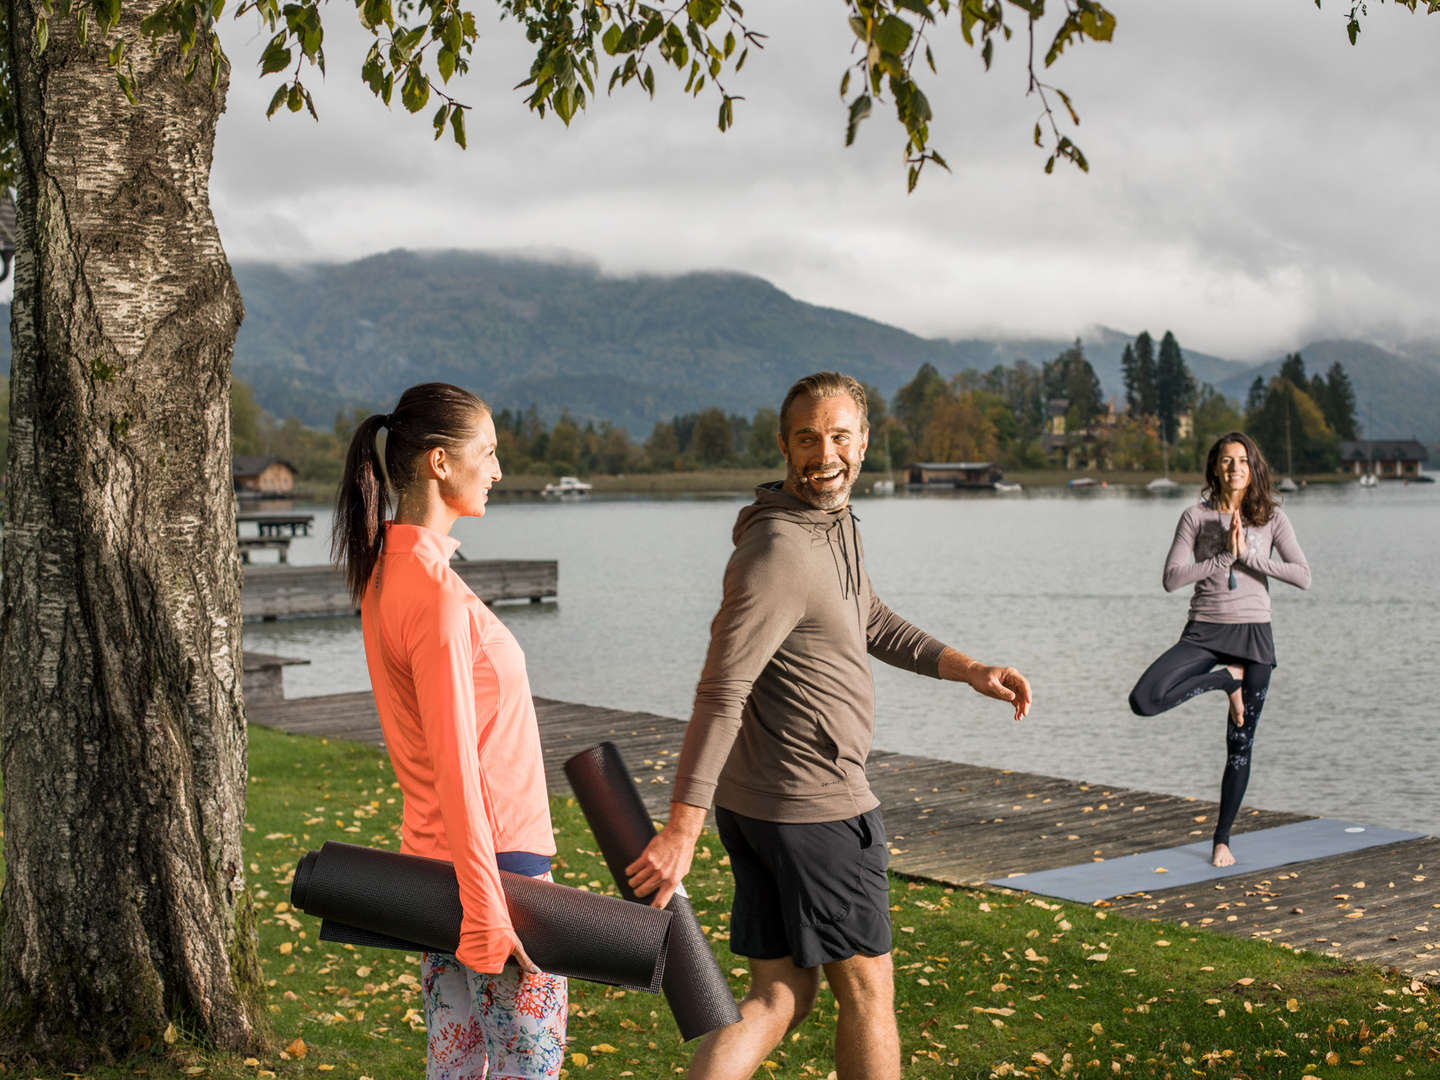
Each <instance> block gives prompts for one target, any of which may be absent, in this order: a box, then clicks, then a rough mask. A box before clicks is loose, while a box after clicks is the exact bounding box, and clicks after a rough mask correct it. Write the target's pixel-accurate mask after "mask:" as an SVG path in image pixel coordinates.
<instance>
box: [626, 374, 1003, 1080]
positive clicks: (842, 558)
mask: <svg viewBox="0 0 1440 1080" xmlns="http://www.w3.org/2000/svg"><path fill="white" fill-rule="evenodd" d="M868 444H869V424H868V422H867V419H866V403H865V390H864V387H862V386H861V385H860V383H858V382H856V381H855V380H854V379H852V378H849V377H848V376H845V375H841V374H838V373H836V372H820V373H818V374H815V375H810V376H807V377H806V378H804V379H801V380H800V381H799V382H797V383H796V384H795V385H794V386H793V387H791V389H790V392H789V393H788V394H787V395H786V397H785V401H784V404H783V405H782V406H781V409H780V449H781V451H782V452H783V453H784V455H785V462H786V473H785V481H784V483H783V484H779V483H772V484H762V485H761V486H760V487H759V488H757V489H756V500H755V502H754V503H753V504H751V505H750V506H747V507H745V509H743V510H742V511H741V512H740V517H739V519H738V520H737V521H736V523H735V532H734V540H735V552H734V554H733V555H732V556H731V557H730V563H729V565H728V566H727V568H726V570H725V589H724V598H723V600H722V601H721V604H720V611H719V613H718V614H717V615H716V616H715V620H714V622H713V623H711V626H710V649H709V652H708V654H707V656H706V659H705V668H704V670H703V671H702V672H701V675H700V683H699V686H698V687H697V688H696V692H695V707H694V711H693V713H692V715H691V719H690V725H689V727H688V729H687V730H686V734H685V744H684V747H683V749H682V750H681V753H680V760H679V762H678V764H677V766H676V774H675V783H674V788H673V791H672V795H671V804H670V821H669V823H668V824H667V825H666V826H665V828H664V829H662V830H661V831H660V833H659V834H658V835H657V836H656V837H655V839H654V840H652V841H651V843H650V845H649V846H648V847H647V848H646V849H645V851H644V852H643V853H642V854H641V856H640V858H639V859H637V860H636V861H635V862H634V863H633V864H632V865H631V866H630V867H629V868H628V869H627V872H628V874H629V875H630V878H629V880H630V885H631V886H632V887H633V888H634V889H635V891H636V892H637V893H638V894H639V895H641V896H648V895H650V894H651V893H652V892H653V893H654V896H653V899H652V901H651V902H652V903H653V904H655V905H656V906H659V907H663V906H664V905H665V904H666V903H668V902H669V900H670V897H671V895H673V893H674V892H675V890H676V889H677V888H679V887H680V882H681V879H682V878H683V877H684V876H685V873H686V872H687V871H688V870H689V868H690V861H691V857H692V855H693V853H694V847H695V840H696V838H697V837H698V836H699V834H700V830H701V827H702V826H703V824H704V821H705V813H706V810H707V809H708V808H709V806H710V805H711V804H712V803H713V804H714V806H715V820H716V826H717V828H718V829H719V831H720V838H721V841H722V842H723V843H724V845H725V848H726V850H727V851H728V852H729V854H730V862H731V869H732V872H733V873H734V875H735V904H734V908H733V911H732V915H731V935H730V947H731V950H732V951H733V952H735V953H736V954H737V955H741V956H746V957H748V958H749V960H750V990H749V993H748V994H747V995H746V997H745V1000H744V1001H743V1002H742V1003H741V1006H740V1014H741V1021H740V1023H738V1024H734V1025H731V1026H730V1027H727V1028H721V1029H720V1030H718V1031H715V1032H712V1033H711V1034H710V1035H708V1036H707V1037H706V1038H705V1040H704V1041H703V1042H702V1043H701V1044H700V1047H699V1049H698V1050H697V1051H696V1054H695V1058H694V1060H693V1061H692V1063H691V1066H690V1073H689V1075H690V1077H691V1078H692V1080H697V1078H698V1080H732V1078H733V1080H741V1078H743V1077H748V1076H750V1075H751V1074H752V1073H753V1072H754V1071H755V1069H756V1068H758V1067H759V1065H760V1063H761V1062H762V1061H764V1060H765V1057H766V1055H768V1054H769V1053H770V1051H771V1050H773V1049H774V1048H775V1047H776V1046H777V1045H778V1044H779V1042H780V1040H781V1039H783V1038H784V1037H785V1035H786V1034H787V1033H788V1032H789V1031H791V1030H793V1029H794V1028H795V1027H796V1025H798V1024H799V1023H800V1022H801V1021H802V1020H803V1019H804V1018H805V1016H806V1015H807V1014H808V1013H809V1011H810V1009H811V1007H812V1005H813V1004H814V1001H815V994H816V992H817V991H818V989H819V986H820V972H821V970H822V969H823V970H824V973H825V978H826V981H827V982H829V984H830V989H831V991H832V992H833V993H834V995H835V1000H836V1004H837V1007H838V1013H839V1015H838V1019H837V1022H836V1033H835V1067H836V1072H837V1074H838V1076H839V1078H840V1080H860V1078H862V1077H863V1078H865V1080H898V1077H899V1076H900V1042H899V1035H898V1032H897V1030H896V1026H895V1012H894V980H893V973H892V969H891V962H890V904H889V882H888V878H887V876H886V867H887V866H888V864H889V851H888V849H887V847H886V844H885V830H884V824H883V822H882V821H881V818H880V811H879V805H880V801H879V800H878V799H877V798H876V797H875V795H874V794H873V793H872V792H871V790H870V786H869V783H868V781H867V780H866V777H865V760H866V758H867V757H868V756H869V753H870V739H871V735H872V732H873V729H874V721H875V692H874V685H873V682H872V680H871V676H870V666H869V661H868V657H869V656H875V657H877V658H878V659H880V660H883V661H885V662H886V663H888V664H892V665H894V666H896V667H902V668H905V669H907V670H909V671H914V672H917V673H919V674H922V675H929V676H931V677H933V678H940V679H949V680H953V681H957V682H967V683H969V684H970V685H971V686H973V687H974V688H975V689H976V690H977V691H979V692H980V693H982V694H985V695H988V696H989V697H994V698H999V699H1001V700H1004V701H1008V702H1011V703H1012V704H1013V706H1014V709H1015V719H1017V720H1019V719H1020V718H1022V717H1023V716H1024V715H1025V714H1026V713H1027V712H1028V711H1029V708H1030V686H1029V684H1028V683H1027V682H1026V681H1025V678H1024V677H1023V676H1022V675H1021V674H1020V673H1019V672H1018V671H1016V670H1015V669H1014V668H1008V667H987V666H986V665H984V664H981V663H979V662H977V661H974V660H971V659H970V658H969V657H967V656H965V655H964V654H963V653H960V652H958V651H956V650H955V649H951V648H949V647H947V646H946V645H944V644H943V643H942V642H940V641H938V640H936V639H935V638H933V637H931V636H930V635H929V634H927V633H925V632H924V631H923V630H920V629H919V628H918V627H915V626H912V625H911V624H910V623H908V622H906V621H905V620H904V619H902V618H901V617H900V616H899V615H897V614H895V613H894V612H893V611H891V610H890V609H889V608H888V607H886V606H885V604H884V603H883V602H882V601H881V600H880V598H879V597H877V596H876V595H875V593H874V590H873V589H872V588H871V586H870V578H869V576H868V575H867V574H866V573H865V566H864V559H863V555H862V552H861V547H860V534H859V533H858V531H857V530H856V527H855V519H854V517H853V515H852V514H851V513H850V505H849V502H850V489H851V488H852V487H853V486H854V483H855V480H856V478H857V477H858V475H859V473H860V463H861V461H862V460H863V459H864V457H865V449H866V447H867V445H868Z"/></svg>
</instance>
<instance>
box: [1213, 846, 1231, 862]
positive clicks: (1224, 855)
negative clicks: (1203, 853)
mask: <svg viewBox="0 0 1440 1080" xmlns="http://www.w3.org/2000/svg"><path fill="white" fill-rule="evenodd" d="M1210 865H1211V866H1234V865H1235V856H1234V855H1233V854H1231V852H1230V845H1229V844H1216V845H1215V848H1214V850H1213V851H1211V852H1210Z"/></svg>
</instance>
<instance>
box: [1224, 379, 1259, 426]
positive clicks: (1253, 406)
mask: <svg viewBox="0 0 1440 1080" xmlns="http://www.w3.org/2000/svg"><path fill="white" fill-rule="evenodd" d="M1263 404H1265V380H1264V378H1263V377H1261V376H1259V375H1256V376H1255V381H1254V382H1252V383H1251V384H1250V393H1249V394H1247V395H1246V397H1245V412H1246V414H1247V415H1248V414H1250V413H1254V412H1258V411H1259V410H1260V406H1261V405H1263ZM1220 434H1222V435H1223V434H1225V433H1224V432H1223V431H1222V432H1221V433H1220Z"/></svg>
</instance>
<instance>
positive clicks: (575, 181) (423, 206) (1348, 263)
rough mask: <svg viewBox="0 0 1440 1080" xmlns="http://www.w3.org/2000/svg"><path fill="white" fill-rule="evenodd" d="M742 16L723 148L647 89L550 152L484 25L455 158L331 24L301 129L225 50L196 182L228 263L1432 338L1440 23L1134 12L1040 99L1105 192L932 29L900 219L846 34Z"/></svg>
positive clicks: (1217, 2) (687, 103)
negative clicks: (1047, 162) (749, 33)
mask: <svg viewBox="0 0 1440 1080" xmlns="http://www.w3.org/2000/svg"><path fill="white" fill-rule="evenodd" d="M482 10H483V9H482ZM749 11H750V13H751V16H752V19H753V20H754V25H755V27H756V28H757V29H762V30H764V31H766V32H767V33H769V34H770V35H771V41H770V45H769V47H768V48H767V49H765V50H764V51H763V52H761V53H756V54H753V55H752V57H751V59H750V61H749V62H748V63H747V65H746V68H745V71H744V72H743V73H742V75H741V77H740V78H739V79H736V80H733V85H732V86H731V89H732V90H733V91H736V92H740V93H743V94H744V95H745V97H746V99H747V100H746V101H745V102H743V103H741V104H740V105H739V106H738V107H737V119H738V126H737V127H736V128H735V129H734V130H732V131H731V132H730V133H728V134H726V135H723V136H722V135H720V134H719V133H718V132H717V131H716V130H715V123H714V114H715V108H716V104H717V102H716V99H715V98H714V97H713V96H711V95H709V94H706V95H703V96H702V98H701V99H700V100H699V101H692V100H689V99H686V98H682V97H681V96H680V95H679V94H677V93H669V94H667V93H664V90H665V89H666V88H665V87H663V86H662V88H661V90H662V92H661V94H660V95H658V96H657V100H655V101H654V102H650V101H648V100H646V99H645V98H644V96H643V95H640V94H636V93H633V92H619V91H617V93H616V94H615V95H614V96H613V97H609V98H606V97H603V96H602V99H601V100H600V101H598V102H596V103H594V104H593V105H592V107H591V109H590V110H589V113H588V115H585V116H582V117H581V118H579V119H577V120H576V122H575V123H574V124H573V125H572V127H571V128H570V129H569V130H566V129H563V128H562V127H561V126H560V125H559V123H558V122H557V121H555V120H554V119H553V118H547V119H546V120H544V121H541V120H539V119H537V118H536V117H534V116H533V115H531V114H529V113H528V112H527V111H526V110H525V108H524V105H523V102H522V100H521V97H520V95H519V94H518V93H517V92H515V91H514V90H513V89H512V88H513V86H514V84H515V83H516V82H518V81H520V79H521V78H523V77H524V74H525V72H526V70H527V68H528V64H529V58H530V57H529V46H528V45H526V43H525V42H523V40H521V39H520V37H519V35H518V33H517V31H516V27H515V26H514V24H513V23H504V24H495V25H492V26H488V27H485V28H484V29H483V38H482V41H481V43H480V46H479V48H478V49H477V54H476V59H475V63H474V67H473V69H472V72H471V73H470V75H468V76H467V77H466V78H465V79H464V80H463V81H462V82H461V84H460V86H459V88H458V90H456V91H455V92H456V93H457V94H458V96H460V97H461V98H462V99H463V100H466V101H467V102H468V103H470V104H472V105H473V106H474V111H473V114H472V115H471V116H470V118H469V124H468V127H469V132H470V139H471V149H470V151H469V152H468V153H461V152H460V151H458V150H457V149H456V148H454V147H453V146H452V145H450V144H449V142H448V141H443V142H440V143H436V142H433V141H432V140H431V138H430V130H429V127H428V124H427V123H426V122H425V119H424V118H423V117H412V116H409V115H407V114H405V113H404V112H403V110H400V109H399V108H398V106H397V108H396V110H395V111H393V112H387V111H386V110H385V109H384V108H383V107H382V106H380V105H379V104H378V103H377V102H375V101H374V100H373V99H372V98H371V97H370V95H369V94H368V92H367V91H366V90H365V89H364V88H363V87H362V86H361V85H360V84H359V80H358V76H357V74H356V68H357V67H358V62H359V58H360V55H361V54H362V53H363V43H362V41H361V38H362V35H361V34H359V33H357V32H356V31H355V30H354V29H352V28H349V27H347V26H346V21H347V19H348V18H349V12H348V11H347V10H345V9H343V8H333V9H329V10H327V13H326V14H327V17H328V18H329V19H330V25H329V27H328V28H327V42H329V46H330V47H329V49H328V50H327V52H328V57H329V66H330V76H329V78H328V80H327V81H326V83H325V85H324V87H323V89H322V92H321V93H319V94H317V98H318V104H319V107H320V109H321V115H322V121H321V123H320V124H318V125H316V124H313V123H312V122H310V121H309V120H308V118H297V117H289V116H287V117H284V118H277V119H276V120H275V121H273V122H270V123H266V121H265V120H264V119H263V109H264V105H265V102H266V101H267V100H268V97H269V94H270V92H271V89H270V88H268V87H265V86H262V85H260V84H259V80H258V79H256V78H255V77H254V73H255V70H256V69H255V68H254V66H253V59H254V55H257V54H258V47H257V45H256V42H255V41H253V40H248V41H247V40H245V36H244V35H243V34H240V35H237V34H233V33H232V34H231V35H230V37H229V38H228V39H227V47H228V48H230V49H231V51H232V55H233V56H235V60H236V71H235V74H234V76H233V77H232V83H231V85H232V89H231V101H230V106H229V111H228V112H227V115H226V117H225V118H224V120H223V122H222V127H221V131H220V136H219V141H218V146H217V158H216V166H215V171H214V181H213V191H214V198H215V203H216V213H217V217H218V218H219V219H220V222H221V229H222V235H223V236H224V237H225V240H226V244H227V248H228V249H229V250H230V251H231V252H232V254H234V255H238V256H242V257H247V258H291V259H294V258H314V257H331V258H342V257H353V256H355V255H360V254H364V253H366V252H369V251H375V250H383V249H385V248H390V247H395V246H402V245H403V246H410V247H451V246H464V247H474V248H486V249H490V248H511V249H514V248H527V249H535V248H545V247H549V248H557V249H564V250H569V251H575V252H578V253H580V254H581V255H582V256H585V257H591V258H594V259H596V260H597V261H598V262H599V263H600V264H601V265H602V266H605V267H607V268H610V269H613V270H617V271H620V270H625V271H629V270H647V269H654V270H662V271H679V270H685V269H693V268H719V267H724V268H730V269H736V270H742V271H748V272H752V273H758V274H762V275H764V276H766V277H769V278H770V279H771V280H773V281H775V282H776V284H778V285H779V286H780V287H781V288H785V289H787V291H790V292H792V293H794V294H795V295H798V296H800V297H801V298H803V299H806V300H809V301H812V302H816V303H821V304H828V305H832V306H838V307H845V308H849V309H851V310H855V311H857V312H860V313H861V314H865V315H868V316H871V317H875V318H880V319H884V320H886V321H889V322H894V323H897V324H899V325H902V326H905V327H906V328H907V329H912V330H915V331H917V332H921V333H928V334H948V335H953V336H959V335H963V334H967V333H974V332H977V331H980V330H987V331H993V330H1003V331H1008V332H1010V333H1012V334H1030V333H1045V334H1067V333H1073V332H1076V331H1077V330H1079V329H1082V328H1083V327H1085V326H1088V325H1091V324H1093V323H1104V324H1107V325H1113V326H1118V327H1122V328H1130V327H1135V328H1138V327H1140V326H1149V327H1151V328H1152V329H1156V328H1163V327H1166V326H1170V327H1173V328H1174V329H1175V330H1176V332H1177V333H1178V334H1181V336H1182V340H1184V341H1186V343H1187V344H1193V345H1194V346H1195V347H1197V348H1201V349H1205V350H1207V351H1213V352H1220V353H1223V354H1228V355H1234V356H1237V357H1246V356H1251V355H1258V356H1264V355H1268V354H1269V353H1271V352H1273V351H1275V350H1276V349H1280V348H1284V347H1293V346H1294V345H1297V344H1300V343H1301V342H1300V338H1302V337H1303V336H1304V335H1306V334H1307V333H1309V332H1310V331H1312V330H1314V329H1326V328H1330V329H1336V330H1338V329H1340V328H1341V327H1344V328H1346V332H1365V333H1370V334H1382V333H1388V334H1390V335H1392V336H1403V335H1409V336H1417V337H1418V336H1427V335H1434V334H1435V333H1437V327H1436V324H1435V321H1434V318H1433V316H1431V315H1430V314H1429V312H1428V310H1427V306H1426V305H1425V304H1423V303H1422V302H1421V301H1420V299H1419V297H1421V296H1422V295H1423V290H1422V289H1421V288H1420V286H1419V285H1418V284H1417V283H1419V282H1425V281H1433V280H1435V278H1436V276H1437V271H1440V255H1437V254H1436V252H1435V250H1434V249H1433V237H1435V236H1437V235H1440V210H1437V209H1436V206H1435V203H1434V200H1433V198H1432V197H1431V194H1430V192H1429V190H1428V188H1429V186H1430V185H1431V184H1432V183H1433V175H1434V166H1435V162H1436V150H1437V145H1436V136H1435V135H1434V134H1432V131H1433V124H1432V121H1431V119H1430V117H1429V116H1428V115H1427V113H1428V101H1429V99H1430V96H1431V95H1430V92H1429V88H1430V87H1433V86H1434V85H1435V84H1436V81H1437V79H1436V76H1437V75H1440V70H1437V66H1440V65H1437V60H1436V59H1435V57H1436V56H1437V55H1440V52H1437V50H1436V48H1435V44H1436V41H1437V39H1440V17H1435V16H1432V17H1425V16H1414V15H1410V14H1409V13H1407V12H1404V11H1396V10H1395V5H1391V4H1387V5H1383V6H1372V10H1371V16H1370V18H1369V19H1368V20H1367V22H1366V24H1365V26H1366V28H1365V31H1364V34H1363V36H1362V40H1361V44H1360V45H1359V47H1357V48H1351V47H1350V46H1349V45H1348V43H1346V41H1345V36H1344V32H1343V24H1342V23H1341V22H1340V20H1339V17H1338V16H1339V12H1338V9H1337V8H1335V6H1334V4H1333V3H1330V4H1327V6H1326V8H1325V10H1324V11H1323V12H1320V13H1317V12H1316V11H1315V10H1314V8H1313V6H1312V5H1310V4H1309V3H1307V2H1304V0H1292V2H1290V3H1284V4H1254V3H1251V2H1248V0H1207V2H1204V3H1201V2H1198V0H1187V2H1172V3H1164V4H1132V5H1128V6H1125V7H1121V8H1120V9H1119V11H1118V14H1119V17H1120V28H1119V31H1118V32H1117V35H1116V41H1115V42H1114V43H1113V44H1111V45H1107V46H1093V45H1086V46H1083V47H1080V48H1079V49H1078V50H1076V51H1075V52H1074V53H1073V55H1071V54H1067V56H1066V57H1065V58H1064V59H1063V60H1062V62H1061V64H1060V65H1059V66H1058V68H1057V70H1056V71H1055V72H1054V74H1053V78H1054V79H1055V81H1057V82H1059V83H1060V84H1061V85H1062V86H1064V87H1065V88H1066V89H1067V90H1070V91H1071V92H1072V94H1073V97H1074V100H1075V102H1076V105H1077V107H1078V108H1079V109H1080V111H1081V116H1082V121H1083V122H1082V125H1081V127H1080V129H1079V130H1078V132H1075V134H1076V136H1077V138H1078V139H1079V141H1080V142H1081V145H1082V146H1084V148H1085V150H1086V152H1087V153H1088V155H1089V156H1090V160H1091V163H1092V171H1091V173H1090V174H1089V175H1080V174H1078V173H1075V172H1074V171H1073V170H1068V169H1067V168H1065V167H1063V166H1062V167H1061V168H1060V169H1058V170H1057V174H1056V175H1055V176H1051V177H1046V176H1044V175H1042V173H1041V168H1040V167H1041V164H1042V162H1043V156H1042V155H1041V154H1040V152H1039V151H1037V150H1036V149H1035V148H1034V147H1033V146H1031V145H1030V141H1029V132H1030V127H1031V125H1032V123H1033V122H1034V119H1035V117H1036V115H1037V112H1038V109H1039V104H1038V102H1037V101H1036V100H1035V99H1034V98H1033V97H1030V98H1027V97H1025V96H1024V93H1023V91H1024V71H1023V68H1022V66H1021V62H1020V61H1021V56H1020V55H1019V52H1018V50H1017V49H1016V48H1015V47H1014V46H1015V44H1016V43H1012V45H1011V46H1010V47H1009V48H1002V50H1001V52H1000V55H999V57H998V58H997V61H996V65H995V68H996V70H994V71H992V72H991V73H990V74H988V75H986V74H983V73H982V72H981V70H980V65H979V62H978V59H977V58H976V57H975V56H974V54H973V52H971V51H970V50H968V49H966V48H965V47H964V46H963V45H962V44H960V43H959V41H958V28H957V27H955V26H953V25H946V26H942V27H940V28H938V30H937V33H935V35H934V45H935V52H936V55H937V59H938V61H939V63H940V75H939V76H938V77H929V78H928V81H927V84H926V85H927V88H928V91H929V93H930V96H931V99H932V102H933V103H934V106H935V109H936V112H937V114H938V117H939V119H938V120H937V122H936V124H935V125H934V130H933V133H932V134H933V139H934V141H935V144H936V145H937V146H938V147H939V148H940V149H941V150H942V152H943V153H945V154H946V156H947V157H948V158H949V160H950V162H951V164H952V166H953V167H954V170H955V172H954V174H953V176H952V175H946V174H943V173H941V172H939V171H938V170H933V171H931V172H930V173H929V174H927V176H926V178H925V179H924V180H923V181H922V184H921V188H920V190H919V191H918V192H916V194H915V195H913V196H910V197H907V196H906V195H905V193H904V181H903V169H902V167H901V164H900V151H901V147H902V144H903V137H902V135H901V133H900V131H899V129H898V126H897V125H896V124H895V123H894V120H893V118H892V115H891V112H890V108H889V106H882V107H881V108H879V109H877V110H876V115H875V116H873V117H872V118H871V119H870V120H869V121H868V122H867V124H866V125H865V126H864V127H863V128H862V131H861V137H860V139H859V140H858V144H857V146H855V147H853V148H851V149H850V150H848V151H847V150H845V149H844V148H843V147H842V145H841V142H842V124H843V119H844V112H843V106H842V104H841V102H840V99H839V97H838V94H837V92H836V91H837V87H838V82H839V79H840V75H841V73H842V71H843V69H844V67H845V64H846V60H847V57H848V49H849V47H850V35H849V31H848V29H847V28H846V26H845V24H844V19H843V9H842V8H841V7H840V5H838V4H836V3H835V0H796V2H794V3H790V4H786V5H776V6H775V7H774V8H773V9H771V10H766V9H763V8H761V7H760V6H758V5H751V6H750V8H749ZM251 36H252V37H253V33H252V35H251ZM247 49H248V53H247V52H246V50H247ZM272 86H273V84H272ZM671 89H672V90H673V89H676V88H674V87H671Z"/></svg>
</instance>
